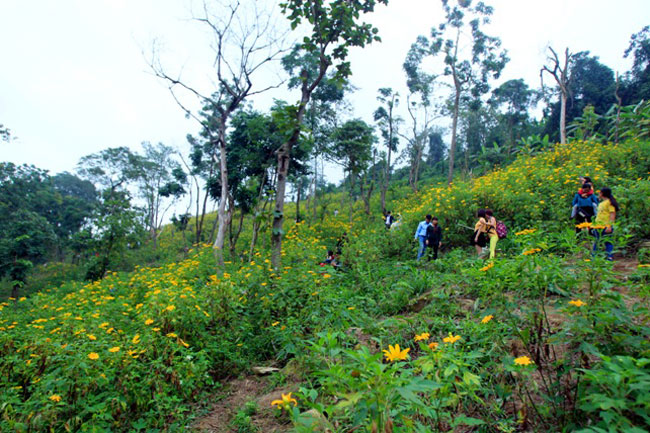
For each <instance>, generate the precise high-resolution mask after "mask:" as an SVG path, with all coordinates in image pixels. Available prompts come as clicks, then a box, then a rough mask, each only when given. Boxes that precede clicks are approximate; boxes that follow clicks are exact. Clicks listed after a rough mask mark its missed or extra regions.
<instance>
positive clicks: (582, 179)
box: [578, 176, 594, 193]
mask: <svg viewBox="0 0 650 433" xmlns="http://www.w3.org/2000/svg"><path fill="white" fill-rule="evenodd" d="M579 180H580V185H582V186H584V185H585V183H588V184H589V185H591V189H592V190H593V188H594V182H593V181H592V180H591V178H590V177H589V176H580V178H579ZM578 193H580V189H578Z"/></svg>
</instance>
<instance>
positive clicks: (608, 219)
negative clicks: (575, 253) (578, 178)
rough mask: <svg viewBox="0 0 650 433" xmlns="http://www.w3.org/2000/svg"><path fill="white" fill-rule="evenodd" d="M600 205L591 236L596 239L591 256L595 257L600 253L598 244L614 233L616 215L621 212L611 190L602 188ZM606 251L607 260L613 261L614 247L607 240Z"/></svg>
mask: <svg viewBox="0 0 650 433" xmlns="http://www.w3.org/2000/svg"><path fill="white" fill-rule="evenodd" d="M599 198H600V204H598V213H597V214H596V220H595V221H594V227H593V228H592V229H591V235H592V236H593V237H594V238H596V239H595V241H594V246H593V249H592V252H591V254H592V255H595V254H596V252H598V244H599V242H600V239H601V238H603V237H609V236H611V235H612V233H614V222H615V221H616V213H617V212H618V210H619V206H618V202H617V201H616V199H615V198H614V195H613V194H612V190H611V189H610V188H607V187H605V188H602V189H601V190H600V193H599ZM605 251H606V252H607V260H609V261H612V260H613V259H614V258H613V256H612V253H613V251H614V245H613V244H612V243H611V242H610V241H608V240H605Z"/></svg>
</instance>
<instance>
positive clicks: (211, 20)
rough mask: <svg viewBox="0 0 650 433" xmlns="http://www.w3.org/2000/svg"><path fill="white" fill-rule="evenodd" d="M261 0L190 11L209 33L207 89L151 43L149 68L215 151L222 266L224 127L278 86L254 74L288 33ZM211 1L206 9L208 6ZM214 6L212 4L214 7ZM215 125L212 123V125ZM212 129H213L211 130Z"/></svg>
mask: <svg viewBox="0 0 650 433" xmlns="http://www.w3.org/2000/svg"><path fill="white" fill-rule="evenodd" d="M265 3H266V2H264V1H252V2H244V1H241V0H231V1H229V2H215V1H210V2H208V0H203V3H202V7H201V8H200V11H198V12H193V13H192V19H193V20H194V21H196V22H198V23H199V24H201V25H204V26H205V27H207V29H208V30H209V32H210V35H211V37H212V43H211V49H212V51H213V54H214V58H213V62H212V65H213V68H214V71H212V72H211V73H212V74H214V78H216V81H215V80H214V79H213V84H212V89H210V93H209V94H208V93H204V92H202V91H201V90H199V87H198V86H197V85H194V84H190V83H188V82H186V81H185V80H184V79H183V78H182V76H181V73H180V72H179V73H176V74H172V73H170V72H169V70H168V69H167V68H165V67H163V65H162V63H161V62H160V56H159V54H158V51H157V50H156V48H155V46H154V50H153V54H152V57H151V62H150V66H151V68H152V70H153V71H154V73H155V75H156V76H157V77H159V78H161V79H163V80H165V81H166V82H167V83H168V87H169V90H170V92H171V94H172V97H173V98H174V100H175V101H176V103H177V104H178V105H179V106H180V107H181V109H182V110H183V111H184V112H185V113H186V115H187V116H189V117H191V118H193V119H195V120H196V121H197V122H199V123H200V124H201V126H203V128H204V131H206V132H207V133H208V137H209V138H208V139H209V140H210V143H211V144H212V146H210V147H211V149H213V152H212V154H211V155H210V158H211V160H212V164H213V165H214V166H215V167H218V172H219V175H220V180H221V194H220V197H219V208H218V212H217V217H218V228H217V235H216V238H215V239H214V244H213V248H214V254H215V258H216V260H217V263H218V265H219V267H220V268H223V264H224V258H223V247H224V243H225V239H226V232H227V228H228V225H229V224H230V221H231V219H232V214H233V200H231V198H230V196H229V185H228V166H227V162H226V161H227V150H228V146H227V139H226V130H227V128H228V124H229V121H230V118H231V116H232V114H233V113H234V112H235V111H236V110H237V109H238V108H239V107H241V105H242V103H243V102H244V101H245V100H246V99H247V98H250V97H251V96H253V95H256V94H259V93H262V92H265V91H267V90H270V89H273V88H277V87H279V86H280V85H281V84H282V80H281V79H279V78H278V79H277V80H276V82H274V83H272V84H269V85H266V86H265V87H264V86H259V85H258V86H257V87H255V86H254V85H253V76H254V75H256V76H259V75H260V74H261V71H266V70H267V69H268V66H269V65H270V63H272V62H274V61H276V60H279V59H280V57H281V56H282V54H283V53H284V52H285V51H286V47H287V45H286V44H285V42H286V35H287V33H286V32H285V33H279V32H278V31H277V28H278V22H277V18H278V16H277V15H278V14H275V13H274V11H273V10H272V9H271V10H269V9H265V8H264V6H263V5H264V4H265ZM208 5H210V7H209V6H208ZM213 5H214V6H213ZM181 94H184V95H185V96H191V97H194V98H198V100H199V102H200V104H201V105H202V106H204V107H209V110H210V111H213V112H214V115H207V116H206V113H204V112H201V111H200V110H198V111H197V110H193V109H191V108H189V107H188V106H187V105H186V103H185V102H184V99H183V98H182V97H181ZM215 123H216V127H215V126H214V124H215ZM214 129H216V131H214Z"/></svg>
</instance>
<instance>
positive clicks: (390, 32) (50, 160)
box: [0, 0, 650, 181]
mask: <svg viewBox="0 0 650 433" xmlns="http://www.w3.org/2000/svg"><path fill="white" fill-rule="evenodd" d="M246 1H247V2H249V4H250V3H251V2H253V1H257V2H262V1H263V0H245V2H246ZM195 4H196V2H193V0H59V1H56V2H54V1H51V0H0V53H1V57H0V124H3V125H5V126H6V127H9V128H10V129H11V131H12V133H13V134H14V136H15V139H14V140H13V141H12V142H11V143H9V144H5V143H0V161H11V162H14V163H18V164H21V163H28V164H33V165H35V166H37V167H39V168H44V169H47V170H50V171H51V172H52V173H58V172H62V171H73V170H74V168H75V166H76V164H77V162H78V160H79V159H80V158H81V157H82V156H84V155H88V154H91V153H95V152H98V151H100V150H102V149H105V148H108V147H116V146H128V147H130V148H132V149H133V150H136V151H137V150H140V143H141V142H143V141H150V142H163V143H165V144H167V145H170V146H173V147H175V148H177V149H178V150H179V151H181V152H183V153H187V150H188V149H189V146H188V144H187V141H186V138H185V137H186V135H187V134H188V133H191V134H196V132H197V131H198V129H199V128H198V124H197V123H196V121H194V120H192V119H186V118H185V116H184V114H183V112H182V110H181V109H180V108H179V107H178V105H177V104H176V103H175V102H174V99H173V98H172V97H171V95H170V93H169V91H168V89H167V87H166V85H165V83H164V82H162V81H161V80H160V79H158V78H156V77H155V76H154V75H153V74H152V71H151V68H150V67H149V66H148V63H147V61H148V59H150V58H151V51H152V46H153V45H154V41H156V44H157V46H159V47H160V59H161V61H162V63H163V64H164V66H165V68H166V69H167V70H169V71H173V72H174V73H176V72H178V71H182V77H183V78H184V79H186V80H187V81H188V82H190V83H193V84H195V85H196V86H197V88H201V90H203V91H205V92H206V93H207V92H209V89H210V83H211V77H212V75H211V73H212V71H213V70H212V69H211V64H210V61H211V55H210V54H211V51H210V45H209V43H210V40H209V38H208V34H207V33H206V32H205V30H204V29H202V28H201V26H200V25H199V23H197V22H195V21H192V20H191V19H190V17H191V15H192V12H191V10H192V7H193V6H192V5H195ZM488 4H491V5H492V6H494V15H493V17H492V23H491V24H490V26H489V27H488V28H487V29H486V31H487V33H488V34H491V35H494V36H498V37H500V38H501V40H502V43H503V47H504V48H505V49H507V51H508V56H509V57H510V59H511V60H510V62H509V63H508V65H507V66H506V68H505V70H504V72H503V75H502V77H501V79H500V80H499V82H502V81H505V80H508V79H512V78H523V79H524V80H525V81H526V82H527V83H528V84H529V85H530V86H531V87H535V88H537V87H539V70H540V68H541V67H542V65H543V64H544V60H545V57H546V48H547V47H548V46H549V45H550V46H553V47H554V48H556V50H559V51H563V50H564V48H565V47H569V48H570V50H571V51H573V52H577V51H582V50H589V51H590V52H591V54H592V55H596V56H599V57H600V60H601V61H602V62H603V63H604V64H606V65H608V66H609V67H610V68H612V69H613V70H614V71H617V72H620V73H623V72H625V71H627V70H628V69H629V68H630V65H631V61H630V59H623V52H624V51H625V49H626V48H627V46H628V44H629V38H630V36H631V34H632V33H635V32H637V31H639V30H640V29H641V28H642V27H643V26H644V25H647V24H648V23H649V21H650V1H648V0H620V1H616V2H614V1H611V0H544V1H532V0H491V1H488ZM276 12H277V8H276ZM442 18H443V16H442V9H441V7H440V1H439V0H391V1H390V2H389V5H388V6H379V7H378V8H377V11H376V12H375V13H374V14H372V15H371V16H369V17H368V21H370V22H371V23H372V24H374V25H375V26H377V28H378V29H379V34H380V36H381V38H382V40H383V41H382V42H381V43H374V44H372V45H370V46H368V47H366V48H363V49H352V50H351V51H350V61H351V63H352V70H353V77H352V80H351V81H352V84H353V85H354V86H355V87H356V88H357V90H356V92H355V93H354V94H352V95H350V97H349V101H350V104H351V106H352V108H353V110H352V113H351V114H350V115H351V116H353V117H360V118H362V119H364V120H366V121H368V122H371V121H372V112H373V111H374V110H375V109H376V108H377V104H378V103H377V101H376V96H377V89H379V88H381V87H392V88H394V89H395V90H397V91H399V92H400V93H401V94H402V95H405V94H406V93H407V92H406V89H405V76H404V73H403V71H402V63H403V61H404V57H405V55H406V52H407V51H408V49H409V47H410V45H411V44H412V43H413V42H414V41H415V39H416V37H417V36H418V35H427V34H429V31H430V29H431V27H432V26H435V25H437V24H438V23H439V22H440V21H441V19H442ZM285 25H286V24H285V22H284V20H283V19H282V20H279V21H278V22H277V27H278V30H282V29H283V28H284V26H285ZM296 36H297V35H295V34H293V35H290V36H289V37H290V38H295V37H296ZM259 74H260V83H275V82H276V81H278V80H280V79H281V78H279V77H280V73H279V70H278V67H277V65H275V66H272V67H271V69H269V70H261V71H260V72H259ZM499 82H497V83H495V84H498V83H499ZM274 98H278V99H285V100H288V101H290V102H294V100H295V98H296V96H295V93H291V92H289V91H287V90H286V87H281V88H279V89H276V90H274V91H271V92H267V93H265V94H262V95H260V96H259V97H256V98H255V99H254V100H253V101H252V102H253V104H254V106H255V107H256V108H258V109H262V110H264V109H267V108H268V107H269V106H270V104H271V103H272V101H273V99H274ZM188 103H189V104H195V105H194V106H196V101H189V100H188ZM402 108H403V107H402ZM403 116H404V117H406V116H405V115H403ZM447 120H448V119H441V122H443V123H444V122H446V121H447ZM326 174H327V175H328V178H329V179H328V180H330V181H338V180H340V179H341V171H340V170H339V169H337V168H336V167H333V166H330V167H328V169H327V172H326Z"/></svg>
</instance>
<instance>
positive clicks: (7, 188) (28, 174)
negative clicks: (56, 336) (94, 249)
mask: <svg viewBox="0 0 650 433" xmlns="http://www.w3.org/2000/svg"><path fill="white" fill-rule="evenodd" d="M59 199H60V197H57V195H56V192H55V191H54V189H53V188H52V184H51V180H50V178H49V175H48V174H47V172H46V171H44V170H40V169H38V168H36V167H34V166H29V165H22V166H16V165H15V164H12V163H5V162H3V163H0V226H2V230H0V277H5V276H8V277H9V279H10V280H11V285H12V296H13V297H17V296H18V290H19V289H20V287H22V286H23V284H24V283H25V280H26V278H27V274H28V272H29V270H30V269H31V268H32V266H33V265H34V264H35V263H39V262H42V261H44V259H45V257H46V255H47V253H48V251H50V250H51V248H52V247H53V246H54V245H55V244H56V241H57V237H56V234H55V232H54V230H53V224H52V222H51V220H54V218H55V216H56V211H55V210H56V207H57V204H58V202H59ZM48 218H49V220H48Z"/></svg>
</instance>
